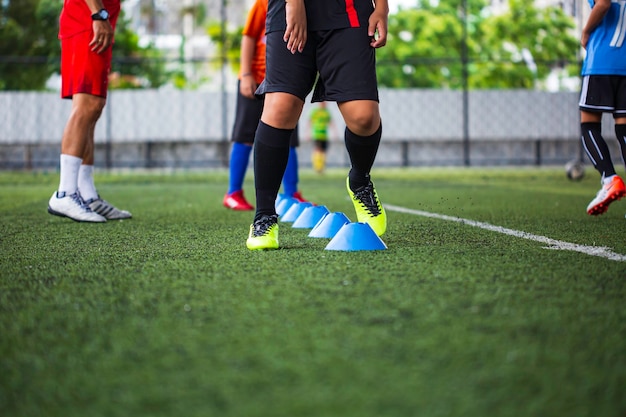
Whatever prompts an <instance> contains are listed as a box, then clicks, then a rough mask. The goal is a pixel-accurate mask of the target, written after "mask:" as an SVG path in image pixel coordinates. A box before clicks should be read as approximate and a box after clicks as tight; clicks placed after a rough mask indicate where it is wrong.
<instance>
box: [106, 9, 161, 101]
mask: <svg viewBox="0 0 626 417" xmlns="http://www.w3.org/2000/svg"><path fill="white" fill-rule="evenodd" d="M111 72H112V73H113V74H114V75H115V77H114V78H113V79H112V82H111V88H113V89H115V88H158V87H160V86H162V85H163V84H165V83H167V82H168V81H169V80H170V79H171V77H172V74H171V73H170V72H168V71H167V70H166V68H165V60H164V58H163V54H162V52H161V51H159V50H158V49H157V48H156V47H155V46H154V45H147V46H144V47H142V46H140V45H139V36H138V35H137V34H136V33H135V32H133V31H132V30H131V29H130V27H129V21H128V20H127V19H125V18H124V15H123V12H122V15H121V16H120V19H118V23H117V27H116V28H115V45H114V47H113V62H112V64H111Z"/></svg>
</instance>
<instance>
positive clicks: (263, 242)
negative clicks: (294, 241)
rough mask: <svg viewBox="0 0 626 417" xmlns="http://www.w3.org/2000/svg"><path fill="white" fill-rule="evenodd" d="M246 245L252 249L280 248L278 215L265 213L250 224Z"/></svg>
mask: <svg viewBox="0 0 626 417" xmlns="http://www.w3.org/2000/svg"><path fill="white" fill-rule="evenodd" d="M246 246H247V247H248V249H250V250H259V249H278V216H277V215H275V214H274V215H263V216H261V217H260V218H259V219H257V220H255V221H254V222H253V223H252V224H251V225H250V233H249V235H248V240H246Z"/></svg>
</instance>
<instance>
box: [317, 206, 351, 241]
mask: <svg viewBox="0 0 626 417" xmlns="http://www.w3.org/2000/svg"><path fill="white" fill-rule="evenodd" d="M348 223H350V219H349V218H348V216H346V215H345V214H343V213H341V212H337V213H326V214H325V215H324V217H322V218H321V220H320V221H319V222H318V223H317V224H316V225H315V226H314V227H313V229H312V230H311V232H310V233H309V237H322V238H327V239H332V238H333V237H334V236H335V235H336V234H337V232H338V231H339V229H341V228H342V227H343V225H344V224H348Z"/></svg>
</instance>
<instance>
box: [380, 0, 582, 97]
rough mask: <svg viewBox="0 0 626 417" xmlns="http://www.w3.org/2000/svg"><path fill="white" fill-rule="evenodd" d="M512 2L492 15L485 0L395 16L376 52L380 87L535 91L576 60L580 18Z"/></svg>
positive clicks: (424, 6)
mask: <svg viewBox="0 0 626 417" xmlns="http://www.w3.org/2000/svg"><path fill="white" fill-rule="evenodd" d="M508 3H509V8H508V11H506V12H505V13H503V14H498V15H492V14H490V13H489V8H488V7H487V6H488V2H486V1H485V0H439V1H438V2H435V1H434V0H423V1H420V2H419V3H418V4H417V5H416V7H415V8H410V9H402V10H400V11H399V12H398V13H396V14H394V15H391V16H390V17H389V39H388V43H387V46H385V47H384V48H382V49H380V50H379V51H378V53H377V59H378V63H379V67H378V68H379V70H378V75H379V82H380V84H381V85H382V86H387V87H418V88H451V89H458V88H462V87H463V85H464V83H465V82H467V85H468V86H469V87H470V88H533V87H535V86H536V83H537V82H539V81H542V80H544V79H545V78H546V77H547V75H548V74H549V73H550V71H551V70H552V69H555V68H560V67H562V66H563V63H564V62H566V61H571V60H573V59H575V57H576V50H577V48H578V40H577V39H576V38H575V37H574V36H573V34H572V29H573V28H574V23H573V21H572V19H571V18H570V17H568V16H566V15H565V14H564V13H563V11H562V10H561V9H559V8H555V7H547V8H542V9H539V8H536V7H535V6H534V4H533V2H532V1H527V0H509V2H508ZM464 25H465V26H464ZM464 48H466V49H465V51H466V54H465V55H464V53H463V52H464ZM464 58H465V60H466V63H467V65H466V66H465V67H464V66H463V60H464ZM464 68H465V70H466V71H467V74H468V77H467V80H465V78H464V72H463V71H464Z"/></svg>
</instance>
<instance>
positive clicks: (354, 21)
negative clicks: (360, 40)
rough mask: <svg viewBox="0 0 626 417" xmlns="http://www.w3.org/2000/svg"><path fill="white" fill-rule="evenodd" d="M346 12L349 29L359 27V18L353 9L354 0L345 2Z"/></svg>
mask: <svg viewBox="0 0 626 417" xmlns="http://www.w3.org/2000/svg"><path fill="white" fill-rule="evenodd" d="M346 12H347V13H348V20H349V21H350V27H353V28H358V27H359V16H358V15H357V13H356V9H355V8H354V0H346Z"/></svg>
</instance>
